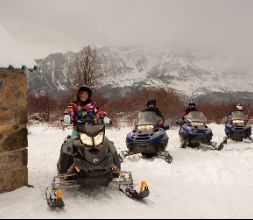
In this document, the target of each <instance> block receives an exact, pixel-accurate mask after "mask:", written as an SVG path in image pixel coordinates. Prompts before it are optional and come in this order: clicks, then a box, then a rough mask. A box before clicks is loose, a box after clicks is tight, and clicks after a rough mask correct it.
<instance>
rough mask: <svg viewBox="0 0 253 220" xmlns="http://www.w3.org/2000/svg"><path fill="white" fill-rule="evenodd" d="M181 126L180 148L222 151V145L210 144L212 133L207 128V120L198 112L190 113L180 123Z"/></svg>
mask: <svg viewBox="0 0 253 220" xmlns="http://www.w3.org/2000/svg"><path fill="white" fill-rule="evenodd" d="M178 124H180V125H181V127H180V130H179V135H180V139H181V148H186V147H188V146H189V147H193V148H199V147H202V148H205V149H210V150H219V151H220V150H222V149H223V143H221V144H219V145H218V144H217V143H215V142H212V137H213V132H212V130H211V129H210V128H209V127H208V126H207V118H206V116H205V115H204V114H203V113H202V112H200V111H192V112H190V113H189V114H188V115H187V116H185V119H184V120H182V121H180V122H179V123H178Z"/></svg>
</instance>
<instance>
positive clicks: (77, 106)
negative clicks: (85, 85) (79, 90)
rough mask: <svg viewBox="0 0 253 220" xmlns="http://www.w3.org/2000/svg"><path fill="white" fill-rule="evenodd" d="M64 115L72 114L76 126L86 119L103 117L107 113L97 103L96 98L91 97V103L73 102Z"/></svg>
mask: <svg viewBox="0 0 253 220" xmlns="http://www.w3.org/2000/svg"><path fill="white" fill-rule="evenodd" d="M64 115H70V117H71V121H72V123H73V125H74V127H76V125H77V124H78V123H81V122H83V121H85V120H93V119H95V118H99V119H103V118H104V117H105V116H106V115H107V113H106V112H104V111H102V110H100V109H99V107H98V106H96V105H95V102H94V100H93V99H90V101H89V103H86V104H85V105H83V104H81V103H80V102H79V101H73V102H71V103H70V104H69V106H68V108H67V109H66V110H65V112H64Z"/></svg>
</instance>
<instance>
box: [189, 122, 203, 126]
mask: <svg viewBox="0 0 253 220" xmlns="http://www.w3.org/2000/svg"><path fill="white" fill-rule="evenodd" d="M204 125H205V124H204V123H203V122H192V126H193V127H203V126H204Z"/></svg>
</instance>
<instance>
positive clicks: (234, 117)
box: [230, 111, 247, 121]
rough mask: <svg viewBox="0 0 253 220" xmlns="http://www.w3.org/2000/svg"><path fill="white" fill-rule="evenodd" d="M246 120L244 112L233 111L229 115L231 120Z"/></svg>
mask: <svg viewBox="0 0 253 220" xmlns="http://www.w3.org/2000/svg"><path fill="white" fill-rule="evenodd" d="M246 118H247V115H246V114H245V113H244V112H241V111H235V112H232V113H231V116H230V119H231V120H243V121H244V120H245V119H246Z"/></svg>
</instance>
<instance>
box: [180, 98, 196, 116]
mask: <svg viewBox="0 0 253 220" xmlns="http://www.w3.org/2000/svg"><path fill="white" fill-rule="evenodd" d="M193 111H198V110H197V107H196V104H195V102H193V101H191V102H189V104H188V107H187V108H186V110H185V111H184V112H183V113H182V120H185V117H186V116H187V115H188V114H189V113H190V112H193Z"/></svg>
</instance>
